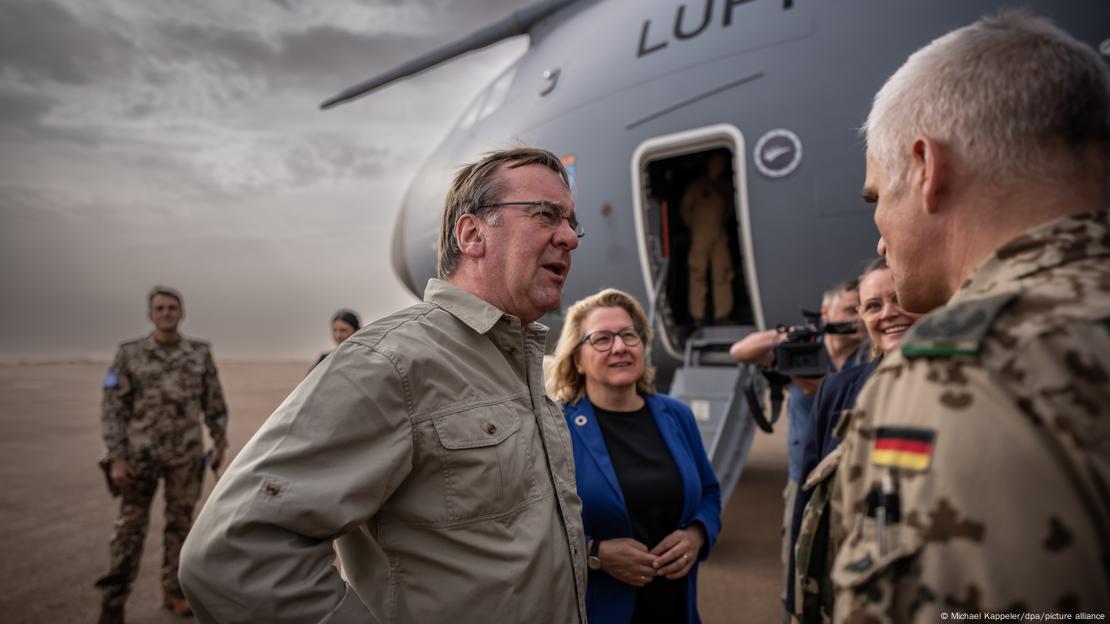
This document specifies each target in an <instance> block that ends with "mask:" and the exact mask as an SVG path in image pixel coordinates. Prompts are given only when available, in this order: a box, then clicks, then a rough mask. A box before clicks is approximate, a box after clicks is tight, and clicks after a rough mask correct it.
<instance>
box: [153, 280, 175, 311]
mask: <svg viewBox="0 0 1110 624" xmlns="http://www.w3.org/2000/svg"><path fill="white" fill-rule="evenodd" d="M154 295H166V296H169V297H173V298H174V299H177V305H179V306H181V309H182V311H184V310H185V299H184V298H182V296H181V293H179V292H177V289H176V288H170V287H169V286H161V285H155V286H154V288H151V289H150V292H149V293H147V296H146V307H147V308H150V304H151V302H153V301H154Z"/></svg>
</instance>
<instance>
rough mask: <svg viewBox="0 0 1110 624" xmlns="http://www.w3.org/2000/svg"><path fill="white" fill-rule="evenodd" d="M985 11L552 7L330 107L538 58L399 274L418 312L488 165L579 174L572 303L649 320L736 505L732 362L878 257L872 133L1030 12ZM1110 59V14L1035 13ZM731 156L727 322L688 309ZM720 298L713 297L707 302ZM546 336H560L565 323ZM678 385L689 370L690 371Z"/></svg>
mask: <svg viewBox="0 0 1110 624" xmlns="http://www.w3.org/2000/svg"><path fill="white" fill-rule="evenodd" d="M1014 4H1015V3H1014V2H1005V1H1003V2H998V1H987V0H650V1H648V0H549V1H545V2H540V3H538V4H535V5H532V6H530V7H527V8H524V9H522V10H519V11H517V12H516V13H514V14H512V15H510V16H509V17H508V18H506V19H504V20H501V21H499V22H497V23H495V24H493V25H491V26H488V27H486V28H484V29H482V30H480V31H478V32H475V33H473V34H472V35H470V36H468V37H464V38H463V39H460V40H459V41H456V42H454V43H451V44H448V45H445V46H443V47H441V48H439V49H438V50H435V51H433V52H430V53H429V54H426V55H424V56H422V57H420V58H417V59H414V60H412V61H409V62H408V63H405V64H404V65H402V66H400V67H398V68H396V69H394V70H392V71H390V72H387V73H385V74H382V75H380V76H378V77H375V78H373V79H371V80H368V81H366V82H364V83H361V84H358V85H355V86H353V87H351V88H350V89H347V90H346V91H344V92H342V93H340V94H339V95H337V96H335V97H334V98H332V99H330V100H328V101H326V102H325V103H324V104H323V107H325V108H327V107H330V106H334V105H336V104H339V103H341V102H344V101H347V100H350V99H353V98H356V97H359V96H360V95H363V94H365V93H368V92H370V91H372V90H374V89H378V88H382V87H384V86H385V85H388V84H389V83H391V82H393V81H396V80H400V79H402V78H405V77H406V76H410V75H412V74H415V73H417V72H421V71H425V70H427V69H429V68H431V67H433V66H435V65H437V64H439V63H442V62H444V61H447V60H449V59H451V58H454V57H457V56H459V55H461V54H465V53H467V52H469V51H472V50H476V49H479V48H482V47H485V46H488V45H490V44H493V43H496V42H498V41H500V40H503V39H505V38H508V37H513V36H520V35H527V36H528V37H529V38H530V45H529V48H528V50H527V51H526V52H525V53H524V54H523V55H522V56H521V57H520V58H519V59H518V60H517V61H516V62H515V63H513V64H512V65H511V66H510V67H509V68H508V69H506V70H505V71H504V72H503V73H502V74H501V75H500V76H498V77H497V78H495V79H494V80H493V81H492V82H491V83H490V84H489V85H488V86H487V87H486V88H485V89H484V90H482V91H481V92H480V93H479V95H478V96H477V97H476V98H475V99H474V100H473V101H472V102H471V103H470V105H469V106H468V107H467V108H466V109H465V110H463V111H462V112H461V114H460V116H459V120H458V122H457V123H456V125H455V126H454V128H453V129H452V130H451V131H450V132H449V134H448V135H447V137H446V138H445V139H444V141H443V143H442V145H440V146H439V147H438V148H437V149H436V150H435V151H434V152H433V153H432V154H431V155H430V156H429V158H428V160H427V162H426V163H425V164H424V165H423V166H422V167H421V169H420V170H419V171H418V172H417V173H416V176H415V178H414V180H413V182H412V184H411V186H410V187H409V191H408V193H407V195H406V197H405V200H404V205H403V206H402V207H401V210H400V213H399V216H398V218H397V222H396V225H395V229H394V234H393V245H392V254H393V255H392V257H393V268H394V270H395V271H396V273H397V275H398V277H399V278H400V279H401V281H402V282H404V284H405V285H406V286H407V287H408V289H409V290H410V291H412V292H413V293H414V294H415V295H417V296H420V295H421V294H422V293H423V288H424V283H425V281H426V280H427V279H428V278H429V277H432V276H434V274H435V253H434V250H435V244H436V237H437V234H438V231H439V221H440V217H441V207H442V205H443V196H444V193H445V191H446V189H447V187H448V184H449V180H450V176H451V175H452V173H453V171H454V169H455V168H456V167H457V166H458V165H459V164H460V163H464V162H468V161H472V160H474V159H476V158H477V157H478V156H479V155H480V154H481V153H482V152H485V151H488V150H490V149H496V148H502V147H508V146H511V145H517V144H524V145H537V146H542V147H545V148H547V149H550V150H552V151H554V152H555V153H557V154H559V155H560V156H561V157H563V160H564V162H565V163H566V164H567V166H568V169H569V170H570V172H571V173H572V176H573V183H574V184H573V186H574V188H573V192H574V196H575V202H576V206H577V213H578V219H579V220H580V221H581V223H582V225H583V227H584V228H585V230H586V233H587V234H586V238H585V239H583V241H582V243H583V244H582V245H581V246H580V247H579V249H578V250H577V251H576V252H575V258H574V267H575V269H574V271H572V272H571V275H570V276H569V280H568V281H567V284H566V286H565V288H564V297H563V300H564V303H567V304H569V303H570V302H573V301H576V300H577V299H579V298H581V297H584V296H586V295H589V294H592V293H595V292H597V291H598V290H600V289H602V288H606V287H618V288H621V289H624V290H627V291H629V292H631V293H632V294H633V295H635V296H636V297H637V298H638V299H639V300H640V301H641V302H643V303H644V304H645V307H647V308H650V309H651V311H652V317H653V319H654V321H653V325H654V327H655V329H656V332H657V336H658V339H657V341H656V343H655V345H654V348H653V357H654V363H655V364H656V366H658V367H659V368H660V369H661V371H662V375H661V379H663V380H666V381H669V380H670V379H671V378H672V377H673V383H672V385H671V387H670V388H671V389H670V393H671V394H674V395H676V396H679V397H680V398H683V399H685V400H686V401H687V402H688V403H690V405H691V407H692V408H693V409H694V412H695V415H696V416H697V418H698V420H699V424H700V425H701V427H702V434H703V437H704V439H705V441H706V448H707V451H709V453H710V457H711V459H712V460H713V464H714V468H715V469H716V470H717V473H718V476H719V477H720V479H721V482H722V488H723V490H724V491H723V493H724V494H725V495H726V497H727V494H728V493H729V492H730V491H731V489H732V487H733V486H734V485H735V483H736V479H737V478H738V477H739V474H740V470H741V469H742V466H743V463H744V460H745V458H746V454H747V449H748V447H749V446H750V443H751V437H752V431H753V430H754V428H753V426H752V418H750V417H749V416H748V408H747V405H746V404H745V402H744V400H743V399H742V398H741V392H740V390H741V388H743V387H744V386H745V385H747V384H749V383H755V382H759V381H761V380H760V379H759V377H760V376H759V375H758V374H756V373H754V372H753V371H752V370H749V369H745V368H737V367H736V366H735V365H732V363H731V362H730V361H728V359H727V354H724V353H723V352H722V349H727V346H728V344H730V343H731V342H732V341H733V340H735V339H737V338H739V337H741V336H743V335H744V334H746V333H748V332H750V331H754V330H756V329H762V328H766V327H768V326H775V325H776V324H779V323H786V324H790V323H792V322H794V321H795V320H800V319H798V316H799V309H800V308H801V307H811V308H812V307H814V306H815V305H816V303H817V300H818V298H819V297H820V293H821V291H822V289H823V288H824V287H825V286H827V285H829V284H831V283H834V282H836V281H838V280H842V279H845V278H847V277H850V276H852V275H855V274H856V273H858V272H859V270H860V269H861V268H862V265H863V263H864V261H865V260H866V259H868V258H870V257H872V256H874V255H875V242H876V239H877V236H878V235H877V232H876V230H875V227H874V225H873V224H872V220H871V219H872V215H871V210H870V207H869V206H868V205H866V204H865V203H864V202H863V201H862V200H861V199H860V189H861V187H862V184H863V178H864V155H863V145H862V142H861V140H860V138H859V136H858V134H857V128H858V127H859V126H860V124H861V123H862V121H863V118H864V117H865V115H866V114H867V111H868V110H869V108H870V103H871V98H872V96H873V95H874V94H875V92H876V91H877V90H878V88H879V87H880V86H881V85H882V83H883V81H884V80H885V79H886V78H887V77H888V76H889V75H890V74H891V73H892V72H893V71H894V70H895V69H896V68H897V67H898V66H899V65H901V64H902V62H903V61H904V60H905V59H906V57H907V56H908V55H909V54H910V53H911V52H913V51H914V50H916V49H917V48H919V47H921V46H922V45H924V44H926V43H928V42H929V41H931V40H932V39H934V38H936V37H937V36H939V35H941V34H943V33H945V32H947V31H949V30H951V29H953V28H956V27H959V26H962V25H965V24H969V23H971V22H973V21H974V20H976V19H977V18H979V17H980V16H982V15H984V14H989V13H993V12H997V11H999V10H1001V9H1005V8H1010V7H1012V6H1014ZM1020 7H1022V8H1028V9H1031V10H1033V11H1034V12H1036V13H1039V14H1041V15H1045V16H1047V17H1050V18H1051V19H1053V20H1054V21H1055V22H1056V23H1057V24H1059V25H1060V26H1061V27H1063V28H1065V29H1066V30H1068V31H1069V32H1071V33H1072V34H1073V35H1075V36H1076V37H1078V38H1079V39H1081V40H1083V41H1085V42H1087V43H1088V44H1090V45H1091V46H1093V47H1095V48H1096V49H1099V47H1100V45H1101V50H1102V52H1103V54H1104V55H1107V54H1110V39H1108V38H1110V2H1106V1H1105V0H1021V2H1020ZM712 153H723V154H725V155H727V157H728V160H729V163H730V166H731V173H732V191H733V193H734V198H733V205H734V210H733V214H732V215H731V216H730V218H729V221H728V223H727V230H728V235H729V246H730V252H731V255H732V259H733V266H734V267H736V270H735V277H734V280H733V288H732V296H733V299H734V301H733V305H732V313H731V317H730V319H729V321H730V322H729V323H726V324H724V325H723V326H722V325H721V324H717V325H715V326H712V327H699V324H698V323H697V322H696V321H697V319H693V318H691V317H690V314H689V312H688V306H687V303H686V302H687V297H688V294H687V293H688V289H689V287H690V284H689V278H688V275H689V273H688V269H687V259H686V256H687V251H688V248H689V245H690V235H689V230H688V228H687V227H686V225H685V224H684V221H683V219H682V218H681V217H680V215H679V205H680V202H681V198H682V194H683V191H684V190H685V188H686V185H687V184H688V183H689V182H690V181H691V180H693V179H695V178H696V177H698V176H699V175H701V173H702V171H704V168H705V161H706V160H707V157H708V155H710V154H712ZM710 296H712V295H710ZM542 321H543V322H544V323H545V324H548V325H550V326H552V327H553V331H554V332H556V334H555V335H557V332H558V330H559V328H560V326H561V322H560V314H559V313H558V312H556V313H553V314H550V315H548V316H546V317H544V319H542ZM676 369H677V370H676Z"/></svg>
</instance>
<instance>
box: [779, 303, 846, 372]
mask: <svg viewBox="0 0 1110 624" xmlns="http://www.w3.org/2000/svg"><path fill="white" fill-rule="evenodd" d="M802 317H803V318H804V319H805V322H804V323H803V324H802V325H792V326H790V327H784V326H782V325H779V326H778V327H777V329H778V331H779V333H780V334H786V340H785V341H783V342H780V343H779V344H778V345H777V346H776V347H775V360H774V362H773V363H772V364H771V371H773V372H775V373H778V374H780V375H784V376H786V377H810V378H818V377H824V376H825V374H826V373H828V372H829V354H828V352H826V351H825V345H824V344H822V343H821V337H822V336H824V335H825V334H854V333H856V332H858V331H859V324H858V323H855V322H853V321H846V322H842V323H822V321H821V313H820V312H809V311H807V310H802Z"/></svg>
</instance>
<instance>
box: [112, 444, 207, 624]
mask: <svg viewBox="0 0 1110 624" xmlns="http://www.w3.org/2000/svg"><path fill="white" fill-rule="evenodd" d="M131 470H132V472H134V473H135V475H136V476H135V482H134V484H133V485H131V486H130V487H127V488H123V489H122V491H121V492H120V508H119V519H117V520H116V524H115V529H114V531H113V533H112V541H111V545H110V547H109V549H110V559H111V568H110V569H109V570H108V574H106V575H104V576H103V577H101V578H100V580H98V581H97V582H96V586H97V587H99V588H101V589H102V590H103V591H104V602H105V604H110V605H120V606H122V605H123V603H124V602H125V601H126V600H127V596H128V594H130V593H131V584H132V583H133V582H134V581H135V577H136V576H137V575H138V573H139V562H140V561H141V560H142V555H143V542H144V541H146V530H147V525H148V524H149V523H150V505H151V503H152V501H153V499H154V492H155V490H157V489H158V481H162V482H163V483H164V484H165V488H164V490H165V491H164V492H163V496H164V497H165V500H166V509H165V519H166V530H165V535H164V537H163V552H162V589H163V590H164V591H165V593H167V594H170V595H172V596H176V597H182V596H183V594H182V593H181V586H180V585H179V584H178V582H177V564H178V561H179V558H180V555H181V545H182V544H183V543H184V542H185V537H186V536H187V535H188V534H189V528H190V527H191V526H192V524H193V508H194V507H195V506H196V503H197V499H198V498H200V492H201V484H202V482H203V478H204V465H203V464H202V463H201V461H200V459H199V458H198V459H197V461H195V462H191V463H185V464H181V465H175V466H164V465H152V464H138V465H136V464H132V466H131Z"/></svg>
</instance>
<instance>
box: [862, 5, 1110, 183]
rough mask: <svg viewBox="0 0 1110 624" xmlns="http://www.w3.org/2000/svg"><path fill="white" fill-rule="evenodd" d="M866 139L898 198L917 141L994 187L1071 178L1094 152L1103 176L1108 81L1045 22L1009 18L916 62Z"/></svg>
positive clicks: (986, 22) (951, 36)
mask: <svg viewBox="0 0 1110 624" xmlns="http://www.w3.org/2000/svg"><path fill="white" fill-rule="evenodd" d="M861 134H862V135H863V136H864V137H865V138H866V140H867V150H868V154H869V155H870V156H871V157H872V158H874V159H875V161H876V163H877V164H878V165H879V167H881V168H882V170H883V171H884V172H885V173H886V178H887V183H886V186H887V188H886V189H882V192H886V193H891V194H897V193H899V192H900V191H901V187H902V184H903V182H904V181H905V177H906V174H907V171H908V167H909V162H910V145H911V143H912V141H913V140H914V138H915V137H918V136H926V137H929V138H930V139H933V140H935V141H938V142H940V143H943V144H946V145H948V146H949V147H950V148H951V149H953V150H954V152H955V155H956V157H957V158H958V159H959V160H960V161H962V163H963V165H964V166H965V167H966V169H967V170H968V171H974V172H976V174H977V175H979V176H982V178H983V179H984V180H988V181H991V182H995V183H1003V184H1006V183H1011V182H1013V181H1015V180H1019V179H1022V178H1025V177H1029V176H1037V177H1040V178H1042V179H1043V178H1053V177H1058V176H1068V175H1069V174H1070V175H1074V173H1075V172H1077V171H1082V170H1083V169H1084V167H1083V165H1084V164H1085V163H1086V162H1087V161H1088V158H1089V155H1090V153H1091V150H1092V148H1094V150H1095V153H1096V154H1097V156H1098V158H1099V159H1100V160H1101V163H1100V164H1102V166H1103V170H1102V171H1103V175H1105V171H1106V169H1105V167H1106V164H1107V157H1108V155H1110V80H1108V78H1107V69H1106V67H1105V65H1103V62H1102V60H1101V59H1100V58H1099V56H1098V54H1097V53H1096V52H1095V51H1094V50H1092V49H1091V48H1089V47H1088V46H1086V45H1084V44H1083V43H1081V42H1079V41H1077V40H1076V39H1074V38H1073V37H1072V36H1071V35H1069V34H1068V33H1066V32H1064V31H1063V30H1061V29H1060V28H1058V27H1056V26H1055V25H1053V24H1052V22H1050V21H1049V20H1047V19H1045V18H1042V17H1038V16H1035V15H1033V14H1031V13H1029V12H1026V11H1007V12H1004V13H1001V14H999V15H997V16H994V17H984V18H982V19H980V20H979V21H977V22H975V23H974V24H972V25H970V26H966V27H964V28H960V29H958V30H954V31H952V32H950V33H948V34H946V35H944V36H943V37H940V38H939V39H936V40H935V41H933V42H932V43H930V44H929V45H927V46H925V47H924V48H922V49H920V50H918V51H917V52H915V53H914V54H913V55H911V56H910V58H909V59H908V60H907V61H906V62H905V64H903V65H902V67H901V68H899V69H898V71H896V72H895V73H894V75H893V76H891V77H890V78H889V79H888V80H887V82H886V84H884V85H883V87H882V89H880V90H879V92H878V93H877V94H876V95H875V101H874V103H873V105H872V107H871V113H870V114H869V115H868V117H867V121H866V122H865V123H864V126H863V128H861ZM1069 155H1070V156H1071V158H1070V159H1069V158H1067V156H1069Z"/></svg>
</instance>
